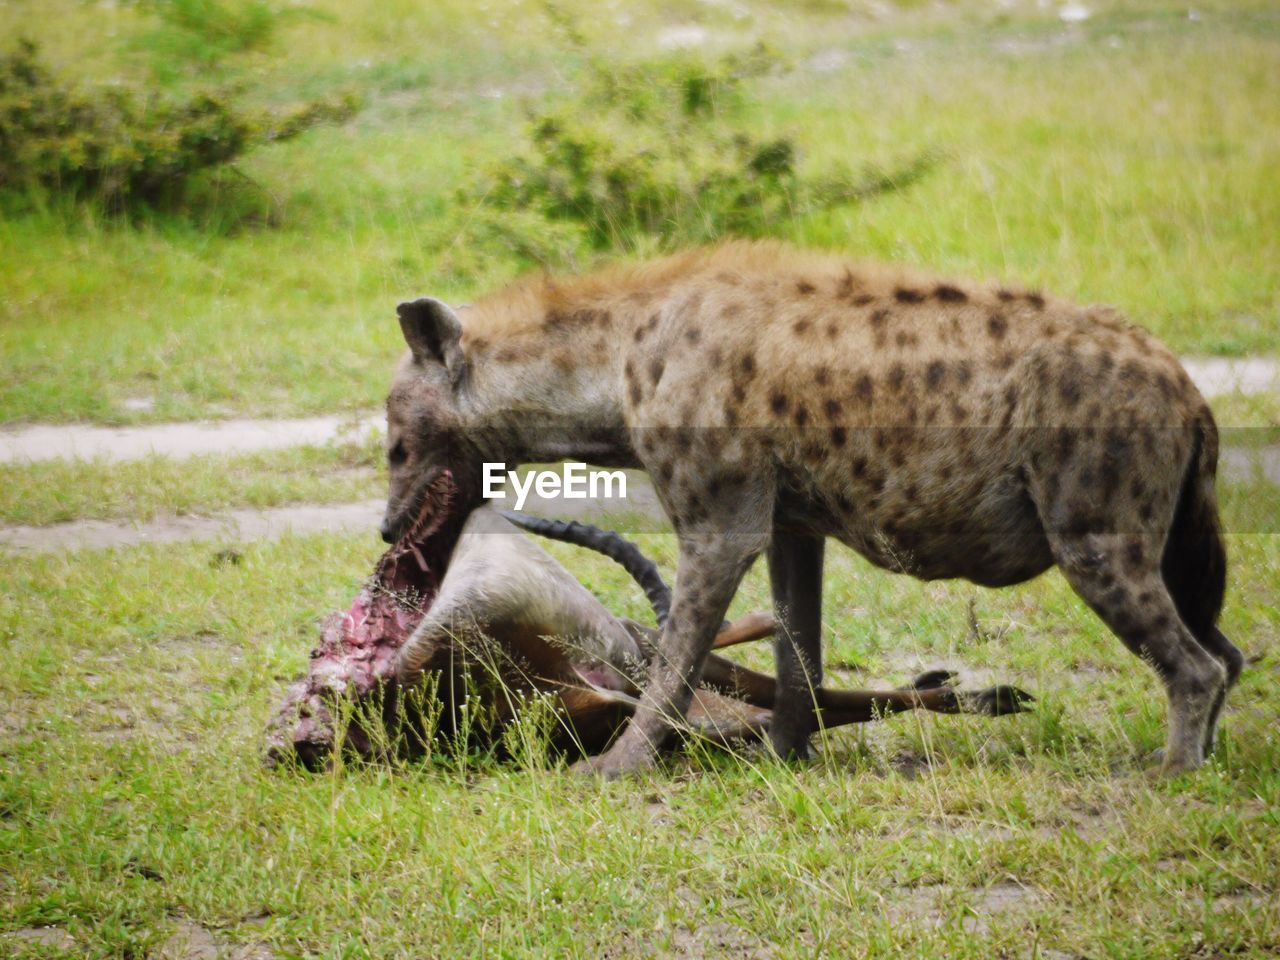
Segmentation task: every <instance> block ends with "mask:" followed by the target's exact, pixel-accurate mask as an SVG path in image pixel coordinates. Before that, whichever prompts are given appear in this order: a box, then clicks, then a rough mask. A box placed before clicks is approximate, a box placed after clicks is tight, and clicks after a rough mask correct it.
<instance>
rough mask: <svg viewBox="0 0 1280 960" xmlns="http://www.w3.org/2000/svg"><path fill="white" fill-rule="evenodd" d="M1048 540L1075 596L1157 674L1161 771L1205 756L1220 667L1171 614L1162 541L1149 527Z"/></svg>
mask: <svg viewBox="0 0 1280 960" xmlns="http://www.w3.org/2000/svg"><path fill="white" fill-rule="evenodd" d="M1050 545H1051V547H1052V548H1053V553H1054V558H1055V559H1056V560H1057V562H1058V566H1059V567H1060V568H1061V569H1062V572H1063V574H1064V575H1065V576H1066V578H1067V581H1068V582H1069V583H1070V584H1071V586H1072V588H1074V589H1075V591H1076V593H1078V594H1079V595H1080V597H1081V599H1083V600H1084V601H1085V603H1087V604H1089V606H1090V607H1092V608H1093V609H1094V611H1095V612H1096V613H1097V614H1098V616H1100V617H1101V618H1102V619H1103V620H1104V621H1105V622H1106V624H1107V626H1109V627H1110V628H1111V630H1112V631H1113V632H1114V633H1115V634H1116V636H1118V637H1119V638H1120V639H1121V640H1122V641H1123V642H1124V645H1125V646H1126V647H1128V648H1129V649H1130V650H1132V651H1133V652H1134V653H1136V654H1137V655H1138V656H1140V657H1142V658H1143V659H1144V660H1146V661H1148V662H1149V663H1151V664H1152V665H1153V666H1154V667H1155V669H1156V672H1157V673H1159V674H1160V679H1161V680H1163V681H1164V686H1165V692H1166V693H1167V694H1168V697H1169V741H1168V746H1167V747H1166V748H1165V756H1164V763H1163V765H1162V767H1161V769H1160V772H1161V773H1163V774H1166V775H1172V774H1177V773H1182V772H1184V771H1186V770H1194V769H1195V768H1196V767H1198V766H1200V764H1201V763H1203V762H1204V756H1205V745H1206V743H1208V742H1209V735H1210V729H1211V725H1212V723H1213V721H1214V715H1215V713H1216V711H1217V707H1218V706H1219V705H1220V704H1221V702H1222V697H1223V696H1224V695H1225V693H1226V689H1227V669H1226V667H1224V666H1223V664H1222V663H1221V662H1220V661H1219V660H1218V658H1217V657H1215V656H1213V655H1212V654H1210V653H1209V652H1208V651H1207V650H1206V649H1205V648H1204V647H1203V646H1201V644H1200V643H1199V642H1197V640H1196V638H1195V637H1194V636H1193V635H1192V633H1191V631H1190V630H1188V629H1187V626H1186V624H1184V623H1183V622H1182V620H1181V618H1180V617H1179V616H1178V608H1177V607H1176V606H1175V605H1174V602H1173V598H1172V597H1171V596H1170V595H1169V591H1168V588H1167V587H1166V586H1165V582H1164V580H1163V578H1162V577H1161V575H1160V553H1161V548H1162V547H1163V543H1162V542H1160V540H1159V539H1158V538H1156V537H1154V536H1151V535H1148V534H1136V535H1126V534H1081V535H1076V536H1064V535H1057V536H1054V535H1052V534H1051V535H1050Z"/></svg>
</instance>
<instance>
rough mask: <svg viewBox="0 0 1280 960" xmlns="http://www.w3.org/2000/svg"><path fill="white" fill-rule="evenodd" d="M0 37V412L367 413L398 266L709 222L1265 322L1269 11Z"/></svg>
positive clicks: (1277, 17)
mask: <svg viewBox="0 0 1280 960" xmlns="http://www.w3.org/2000/svg"><path fill="white" fill-rule="evenodd" d="M0 37H2V38H3V43H2V44H0V214H2V215H3V221H2V222H0V288H2V289H3V291H4V294H3V300H2V301H0V363H3V364H4V366H5V368H6V370H7V371H9V376H7V377H6V378H5V379H4V382H3V383H0V422H15V421H27V420H52V421H59V420H82V419H89V420H96V421H103V422H127V421H134V420H149V419H156V420H162V419H175V418H186V417H196V416H219V415H230V414H240V413H247V414H271V413H281V414H283V413H300V412H308V411H321V410H324V411H329V410H335V409H358V408H367V407H369V406H371V405H374V404H376V403H377V402H379V400H380V398H381V393H382V390H383V387H384V383H385V377H386V369H387V362H388V359H389V358H390V357H391V356H393V355H394V351H395V348H396V344H395V341H396V330H395V324H394V323H392V322H390V319H389V314H390V306H391V305H392V304H394V303H395V302H397V301H398V300H400V299H403V298H404V297H405V296H406V295H409V294H416V293H421V292H428V291H430V292H432V293H434V294H437V295H442V296H445V297H453V298H458V299H462V298H466V297H470V296H471V295H472V294H473V293H475V292H478V291H479V290H481V289H483V288H484V287H487V286H490V285H492V284H495V283H498V282H501V281H503V280H506V279H508V278H509V277H511V276H513V275H514V274H516V273H518V272H520V271H523V270H527V269H530V268H534V267H540V266H546V267H552V268H562V267H567V268H580V267H585V266H589V265H590V264H591V263H593V262H594V261H596V260H598V259H601V258H603V257H610V256H618V255H624V256H627V255H643V254H649V253H652V252H655V251H658V250H662V249H667V248H671V247H677V246H681V245H685V244H689V243H696V242H704V241H708V240H711V239H714V238H715V237H717V236H721V235H723V234H726V233H735V234H745V235H752V236H759V235H776V236H782V237H785V238H788V239H791V240H794V241H796V242H799V243H803V244H808V245H814V246H821V247H831V248H837V249H840V250H844V251H847V252H849V253H850V254H852V255H855V256H860V257H868V258H880V259H895V260H905V261H910V262H917V263H923V264H927V265H929V266H931V267H935V268H938V269H942V270H947V271H953V272H956V273H963V274H976V275H982V276H1001V277H1009V278H1012V279H1016V280H1019V281H1022V282H1026V283H1030V284H1039V285H1044V286H1046V287H1048V288H1050V289H1052V290H1054V291H1055V292H1058V293H1060V294H1062V295H1065V296H1070V297H1076V298H1079V299H1082V300H1086V301H1097V300H1101V301H1107V302H1112V303H1116V304H1118V305H1119V306H1120V307H1122V308H1123V309H1125V310H1126V311H1128V312H1129V313H1130V314H1131V315H1133V316H1134V317H1135V319H1137V320H1138V321H1140V322H1142V323H1143V324H1145V325H1147V326H1148V327H1150V328H1152V329H1153V330H1155V331H1156V332H1157V333H1159V334H1160V335H1161V336H1163V337H1165V338H1166V339H1167V340H1168V341H1169V342H1170V343H1171V344H1172V345H1173V346H1174V347H1175V348H1176V349H1178V350H1181V351H1184V352H1191V351H1199V352H1210V353H1222V354H1234V355H1238V354H1243V353H1248V352H1254V351H1258V350H1271V349H1274V348H1275V345H1276V331H1277V327H1278V326H1280V320H1278V317H1280V305H1278V300H1280V291H1278V289H1277V287H1278V280H1277V276H1278V273H1280V272H1278V271H1277V270H1276V264H1277V263H1280V241H1278V240H1277V237H1280V174H1278V173H1277V171H1278V170H1280V106H1278V105H1280V57H1278V56H1277V55H1276V54H1277V40H1280V14H1278V13H1277V11H1276V10H1275V9H1274V5H1272V4H1268V3H1262V2H1256V3H1250V2H1235V3H1227V2H1221V0H1219V2H1210V3H1204V4H1197V5H1196V8H1195V9H1194V10H1189V9H1188V8H1186V7H1185V6H1179V5H1175V4H1167V3H1160V2H1154V0H1112V2H1100V3H1094V4H1089V5H1088V7H1087V8H1086V7H1084V6H1080V5H1076V4H1072V5H1065V6H1060V5H1056V4H1046V3H1042V2H1034V0H1027V2H1020V0H1006V2H1002V3H999V4H987V3H973V2H959V0H957V2H936V3H918V2H903V3H897V4H891V3H885V2H862V0H807V2H800V3H794V4H786V5H777V4H771V3H766V2H757V0H642V2H633V3H623V2H605V3H594V2H592V3H588V2H586V0H562V2H556V3H549V2H524V0H489V2H480V3H461V2H455V0H444V2H435V3H430V4H422V3H416V2H408V0H391V2H373V0H352V2H345V3H339V2H336V0H312V2H305V3H303V2H296V3H294V2H284V0H132V2H128V0H118V2H87V0H46V2H39V3H37V2H30V0H9V2H7V3H4V4H0ZM138 396H145V397H147V398H149V400H148V401H147V402H146V403H137V402H132V401H133V399H134V398H136V397H138Z"/></svg>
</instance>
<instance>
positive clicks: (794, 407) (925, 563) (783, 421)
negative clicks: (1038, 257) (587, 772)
mask: <svg viewBox="0 0 1280 960" xmlns="http://www.w3.org/2000/svg"><path fill="white" fill-rule="evenodd" d="M398 312H399V315H400V322H401V326H402V328H403V331H404V335H405V338H406V340H407V342H408V344H409V347H410V348H411V349H410V352H409V353H408V354H407V355H406V357H405V358H404V359H403V361H402V362H401V364H400V366H399V368H398V369H397V371H396V375H395V381H394V385H393V387H392V389H391V393H390V397H389V400H388V408H387V419H388V444H389V445H388V452H389V460H390V470H391V493H390V497H389V500H388V504H387V514H386V519H385V522H384V529H383V533H384V535H385V536H387V537H394V536H395V535H396V533H397V532H399V530H400V529H401V528H402V527H403V526H404V524H405V523H406V518H408V517H411V516H413V515H414V508H415V506H416V503H417V498H418V496H419V491H421V490H423V489H425V485H426V484H429V483H430V482H431V481H432V479H433V478H434V476H436V475H437V474H438V472H439V470H440V469H442V468H444V467H446V466H447V467H449V468H451V469H452V470H453V472H454V475H455V477H456V478H458V479H459V480H460V482H462V483H464V484H466V485H467V489H468V491H469V494H468V495H469V496H471V497H472V498H473V499H474V500H475V501H476V502H478V501H479V494H478V490H479V477H480V464H481V463H482V462H484V461H507V462H508V463H518V462H545V461H551V460H556V459H558V458H565V457H567V458H573V459H575V460H586V461H590V462H593V463H596V464H599V465H601V466H630V467H640V468H643V469H644V470H646V471H648V473H649V475H650V476H651V477H652V478H653V483H654V486H655V487H656V490H657V493H658V496H659V498H660V500H661V502H662V504H663V506H664V508H665V509H666V511H667V513H668V515H669V517H670V519H671V522H672V524H673V526H674V528H675V531H676V534H677V537H678V542H679V550H680V556H679V564H678V571H677V576H678V579H677V589H676V595H675V602H674V607H673V609H672V612H671V616H670V619H669V620H668V622H667V625H666V628H665V630H664V632H663V635H662V640H661V651H662V654H663V655H662V656H661V657H658V658H655V660H654V662H653V665H652V669H651V672H650V675H649V680H648V685H647V689H646V691H645V694H644V698H643V706H642V708H641V709H640V710H639V711H638V712H637V714H636V716H635V718H634V720H633V722H632V723H631V725H630V726H629V727H628V729H627V731H626V732H625V734H624V735H623V736H622V737H621V738H620V739H619V740H618V741H617V743H616V744H615V745H614V746H613V748H612V749H611V750H610V751H609V752H608V753H607V754H605V755H604V756H602V757H599V758H596V760H595V761H593V766H592V769H595V770H597V771H599V772H601V773H604V774H616V773H619V772H623V771H628V770H633V769H636V768H638V767H641V766H643V765H645V764H647V763H649V762H650V761H651V759H652V757H653V756H654V751H655V748H656V746H657V745H658V744H659V742H660V741H661V740H663V739H664V737H666V736H667V735H668V733H669V731H670V729H671V723H672V721H673V719H675V718H678V717H680V716H681V715H682V714H683V713H684V711H685V709H686V708H687V706H688V704H689V700H690V696H691V691H692V686H693V684H695V683H696V681H697V678H698V676H699V672H700V670H701V667H702V664H703V662H704V659H705V657H706V655H707V651H708V647H709V645H710V643H711V641H712V639H713V637H714V636H715V633H716V629H717V627H718V626H719V624H720V622H721V619H722V617H723V615H724V613H725V609H726V608H727V606H728V605H729V601H730V599H731V598H732V596H733V594H734V591H735V590H736V589H737V587H738V584H739V581H740V580H741V578H742V576H743V574H744V573H745V572H746V570H747V568H748V567H749V566H750V565H751V564H752V562H753V561H754V560H755V558H756V557H757V556H758V555H759V554H760V553H762V552H766V553H767V555H768V560H769V570H770V579H771V582H772V587H773V594H774V601H775V605H776V608H777V612H778V614H779V616H780V617H781V619H782V622H783V624H784V625H785V630H783V631H780V635H781V636H782V637H783V640H782V642H780V643H779V644H778V645H777V671H778V681H779V691H780V692H779V702H778V704H777V706H776V710H775V717H774V723H773V728H772V731H771V738H772V741H773V744H774V746H775V747H776V748H777V750H778V751H779V752H780V753H782V754H784V755H803V754H804V753H806V751H807V746H808V738H809V734H810V732H811V731H812V730H813V728H814V713H813V697H812V695H811V692H810V691H811V690H812V689H813V688H815V687H817V685H818V684H819V683H820V682H821V676H822V668H821V658H820V649H819V631H820V617H821V612H820V609H821V587H822V566H823V543H824V538H825V537H828V536H831V537H836V538H838V539H839V540H841V541H842V542H844V543H846V544H848V545H849V546H851V547H852V548H854V549H855V550H857V551H858V552H859V553H861V554H862V555H863V556H865V557H867V558H868V559H869V560H871V561H872V562H873V563H875V564H877V565H879V566H881V567H884V568H887V569H889V570H895V571H900V572H904V573H909V574H912V575H914V576H916V577H919V578H921V579H926V580H932V579H939V578H947V577H961V578H965V579H968V580H971V581H973V582H975V583H979V584H984V585H988V586H1002V585H1005V584H1014V583H1021V582H1022V581H1025V580H1027V579H1029V578H1031V577H1034V576H1036V575H1037V574H1039V573H1041V572H1043V571H1044V570H1046V569H1047V568H1048V567H1050V566H1052V565H1054V564H1057V565H1058V567H1059V568H1060V569H1061V570H1062V572H1063V574H1064V575H1065V576H1066V578H1067V580H1068V582H1069V583H1070V584H1071V586H1072V588H1073V589H1074V590H1075V591H1076V592H1077V593H1078V594H1079V595H1080V597H1081V598H1082V599H1083V600H1084V601H1085V602H1086V603H1087V604H1089V606H1090V607H1092V608H1093V609H1094V611H1096V612H1097V614H1098V615H1099V616H1100V617H1101V618H1102V619H1103V620H1104V621H1105V622H1106V624H1107V625H1108V626H1109V627H1110V628H1111V630H1112V631H1113V632H1114V633H1115V634H1116V635H1117V636H1118V637H1119V638H1120V639H1121V641H1122V642H1123V643H1124V644H1125V646H1127V647H1128V648H1129V649H1130V650H1132V651H1133V652H1134V653H1137V654H1139V655H1140V656H1142V657H1144V658H1146V659H1148V660H1150V661H1151V662H1152V664H1153V665H1154V666H1155V668H1156V670H1157V671H1158V672H1159V674H1160V677H1161V679H1162V680H1163V682H1164V684H1165V687H1166V690H1167V693H1168V699H1169V739H1168V746H1167V749H1166V752H1165V755H1164V762H1163V770H1164V771H1165V772H1177V771H1181V770H1187V769H1191V768H1194V767H1196V766H1198V765H1199V764H1200V763H1201V762H1202V760H1203V759H1204V756H1205V754H1206V751H1207V750H1209V749H1210V748H1211V746H1212V743H1213V731H1214V726H1215V724H1216V721H1217V718H1218V713H1219V711H1220V709H1221V707H1222V702H1223V698H1224V697H1225V695H1226V692H1227V690H1228V688H1229V687H1230V686H1231V685H1232V684H1233V683H1234V682H1235V680H1236V678H1237V676H1238V675H1239V672H1240V669H1241V663H1242V659H1241V656H1240V653H1239V651H1238V650H1237V649H1236V648H1235V647H1234V646H1232V644H1231V643H1230V642H1229V641H1228V640H1227V639H1226V638H1225V637H1224V636H1223V635H1222V633H1221V632H1219V630H1218V629H1217V627H1216V626H1215V623H1216V621H1217V618H1218V613H1219V610H1220V607H1221V603H1222V596H1223V590H1224V584H1225V576H1226V563H1225V553H1224V549H1223V543H1222V538H1221V535H1220V531H1219V521H1218V512H1217V506H1216V501H1215V493H1214V476H1215V472H1216V465H1217V458H1218V436H1217V431H1216V427H1215V425H1214V421H1213V417H1212V416H1211V414H1210V412H1209V408H1208V407H1207V406H1206V404H1205V402H1204V400H1203V398H1202V397H1201V396H1200V394H1199V393H1198V392H1197V390H1196V388H1195V387H1194V386H1193V385H1192V383H1191V381H1190V379H1189V378H1188V377H1187V375H1186V372H1185V371H1184V370H1183V369H1182V367H1181V366H1180V364H1179V363H1178V360H1177V359H1176V358H1175V357H1174V355H1173V354H1172V353H1170V352H1169V350H1168V349H1166V348H1165V347H1164V346H1163V345H1162V344H1160V343H1159V342H1158V341H1156V340H1155V339H1154V338H1153V337H1151V336H1150V335H1149V334H1147V333H1146V332H1144V331H1142V330H1140V329H1138V328H1136V327H1133V326H1131V325H1129V324H1128V323H1126V322H1125V321H1124V320H1123V319H1122V318H1121V317H1119V316H1118V315H1117V314H1116V313H1114V312H1113V311H1111V310H1109V309H1107V308H1103V307H1079V306H1074V305H1071V304H1067V303H1063V302H1060V301H1057V300H1053V299H1050V298H1048V297H1046V296H1044V295H1042V294H1040V293H1036V292H1029V291H1024V290H1013V289H1007V288H1005V287H999V286H991V285H982V284H972V283H959V282H952V281H948V280H940V279H937V278H933V277H928V276H924V275H920V274H916V273H911V272H907V271H904V270H899V269H892V268H886V267H882V266H865V265H856V264H850V263H847V262H846V261H845V260H843V259H841V258H839V257H836V256H830V255H823V254H811V253H803V252H799V251H794V250H791V249H788V248H786V247H782V246H778V245H772V244H738V243H735V244H728V245H723V246H719V247H716V248H712V249H704V250H698V251H694V252H691V253H685V254H682V255H679V256H675V257H671V258H668V259H664V260H660V261H657V262H655V263H650V264H647V265H642V266H637V267H628V268H622V269H615V270H612V271H606V272H602V273H598V274H594V275H590V276H586V277H582V278H577V279H565V280H553V279H546V278H542V279H533V280H526V281H524V282H520V283H517V284H515V285H514V286H512V287H510V288H508V289H506V290H503V291H501V292H498V293H496V294H494V295H492V296H490V297H488V298H486V299H484V300H482V301H480V302H479V303H477V304H476V305H475V306H474V307H473V308H471V309H470V310H468V311H465V312H464V316H465V322H464V321H460V320H459V318H458V316H457V315H456V314H455V313H454V312H453V311H452V310H450V309H449V308H448V307H447V306H445V305H444V304H443V303H441V302H439V301H438V300H433V299H430V298H425V299H421V300H417V301H414V302H411V303H404V304H401V305H400V307H399V310H398ZM406 658H408V659H406ZM411 662H412V644H410V646H409V647H407V648H406V651H405V652H404V653H402V664H405V663H411ZM406 669H408V668H407V667H406Z"/></svg>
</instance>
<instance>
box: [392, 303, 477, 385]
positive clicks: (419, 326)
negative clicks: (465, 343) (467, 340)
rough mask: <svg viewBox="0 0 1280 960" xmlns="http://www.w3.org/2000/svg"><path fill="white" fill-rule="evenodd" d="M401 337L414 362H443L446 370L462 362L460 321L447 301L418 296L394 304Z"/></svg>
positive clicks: (451, 369) (457, 368) (458, 367)
mask: <svg viewBox="0 0 1280 960" xmlns="http://www.w3.org/2000/svg"><path fill="white" fill-rule="evenodd" d="M396 315H397V316H398V317H399V318H400V329H401V330H402V331H404V341H405V343H407V344H408V345H409V349H410V350H412V351H413V359H414V360H415V361H417V362H418V363H426V362H430V361H435V362H436V363H443V364H444V365H445V368H446V369H447V370H448V371H449V373H450V374H456V373H457V371H458V370H459V369H460V367H461V365H462V349H461V347H460V346H459V341H460V340H461V339H462V322H461V321H460V320H459V319H458V315H457V314H456V313H454V312H453V311H452V310H451V309H449V305H448V304H446V303H442V302H441V301H439V300H437V299H435V298H434V297H421V298H419V299H417V300H410V301H407V302H405V303H402V304H400V305H399V306H398V307H396Z"/></svg>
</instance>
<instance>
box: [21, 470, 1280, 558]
mask: <svg viewBox="0 0 1280 960" xmlns="http://www.w3.org/2000/svg"><path fill="white" fill-rule="evenodd" d="M1221 469H1222V473H1223V474H1224V475H1225V476H1228V477H1235V478H1246V479H1247V478H1251V477H1253V476H1255V475H1256V472H1257V471H1261V473H1262V475H1263V476H1265V477H1266V478H1267V479H1268V480H1270V481H1271V482H1272V483H1276V484H1280V446H1273V447H1263V448H1260V449H1255V450H1250V449H1245V448H1241V447H1235V448H1229V449H1226V450H1224V451H1223V453H1222V466H1221ZM497 505H498V506H502V504H501V503H498V504H497ZM383 506H384V501H382V500H362V501H360V502H358V503H336V504H297V505H294V506H288V507H275V508H272V509H269V510H232V511H229V512H227V513H222V514H218V515H216V516H208V517H161V518H157V519H155V520H152V521H150V522H148V523H131V522H129V521H122V520H73V521H71V522H69V523H56V524H51V525H49V526H46V527H30V526H0V556H3V554H5V553H10V554H20V555H22V554H26V555H30V554H39V553H57V552H60V551H77V550H103V549H110V548H114V547H132V546H137V545H139V544H147V543H177V542H184V541H209V542H212V543H243V542H245V541H250V540H275V539H279V538H280V537H283V536H286V535H288V534H290V533H293V534H303V535H305V534H310V533H326V532H328V533H337V534H356V533H367V534H369V535H370V536H371V537H372V536H375V531H376V530H377V529H378V524H379V522H380V521H381V519H382V510H383ZM524 512H526V513H530V514H533V515H534V516H540V517H554V518H557V519H562V520H582V521H586V522H588V523H594V524H596V525H598V526H604V527H608V528H610V529H613V530H619V531H621V532H623V533H627V532H633V533H634V532H656V531H661V530H666V529H667V523H666V520H665V518H664V515H663V512H662V508H661V506H660V505H659V503H658V498H657V496H656V495H655V494H654V492H653V487H652V486H650V485H649V483H648V481H647V480H646V479H645V478H644V477H641V476H637V475H635V474H632V475H631V478H630V480H629V484H628V489H627V499H626V501H625V502H615V503H613V504H611V505H610V506H609V507H608V508H606V509H602V508H601V507H600V506H599V505H598V504H596V503H595V502H593V501H590V500H548V499H545V498H541V497H538V496H537V495H535V494H530V496H529V499H528V501H527V502H526V503H525V507H524Z"/></svg>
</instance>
